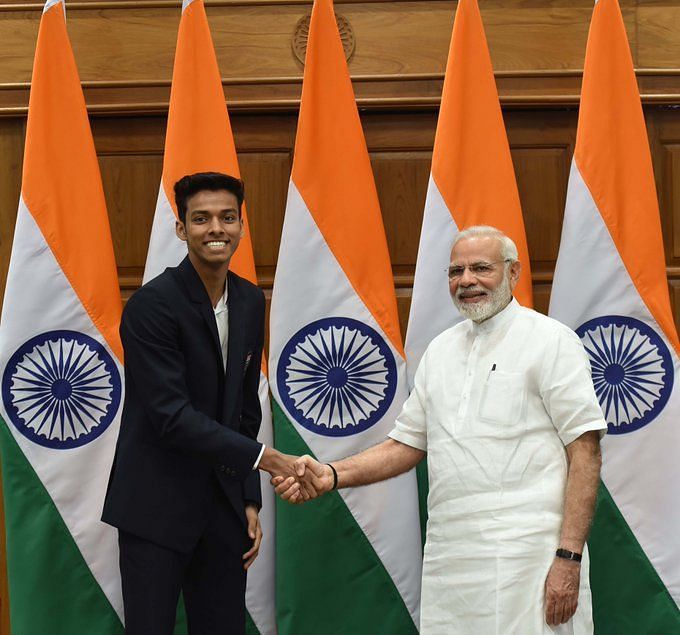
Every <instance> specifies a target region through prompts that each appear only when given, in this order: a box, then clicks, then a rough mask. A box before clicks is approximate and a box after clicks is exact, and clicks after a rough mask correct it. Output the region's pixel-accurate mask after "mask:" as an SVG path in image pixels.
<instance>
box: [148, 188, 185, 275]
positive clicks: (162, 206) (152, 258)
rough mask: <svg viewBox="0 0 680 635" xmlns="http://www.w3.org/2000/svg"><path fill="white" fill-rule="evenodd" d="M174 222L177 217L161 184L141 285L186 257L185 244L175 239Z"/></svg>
mask: <svg viewBox="0 0 680 635" xmlns="http://www.w3.org/2000/svg"><path fill="white" fill-rule="evenodd" d="M176 221H177V217H176V216H175V212H174V211H173V209H172V207H171V206H170V203H169V202H168V198H167V196H166V195H165V190H164V189H163V184H162V183H161V186H160V188H159V189H158V202H157V203H156V212H155V213H154V216H153V225H152V227H151V237H150V238H149V250H148V251H147V255H146V266H145V267H144V278H143V280H142V284H146V283H147V282H149V280H152V279H153V278H155V277H156V276H158V275H160V274H161V273H163V272H164V271H165V269H166V267H176V266H177V265H178V264H179V263H180V262H182V260H183V259H184V257H185V256H186V255H187V246H186V243H185V242H184V241H182V240H180V239H179V238H177V234H176V233H175V222H176Z"/></svg>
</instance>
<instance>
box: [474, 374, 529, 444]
mask: <svg viewBox="0 0 680 635" xmlns="http://www.w3.org/2000/svg"><path fill="white" fill-rule="evenodd" d="M525 411H526V380H525V378H524V376H523V374H522V373H509V372H503V371H493V372H491V373H489V378H488V379H487V380H486V382H485V383H484V387H483V389H482V394H481V398H480V401H479V408H478V416H479V420H480V421H481V422H483V423H484V424H487V425H490V426H492V434H493V435H494V436H497V437H499V438H506V437H512V436H516V435H517V434H519V433H521V432H523V431H524V430H525V429H526V412H525Z"/></svg>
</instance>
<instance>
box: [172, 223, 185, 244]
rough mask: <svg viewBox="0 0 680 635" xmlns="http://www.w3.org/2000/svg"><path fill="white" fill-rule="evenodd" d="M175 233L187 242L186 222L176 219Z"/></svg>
mask: <svg viewBox="0 0 680 635" xmlns="http://www.w3.org/2000/svg"><path fill="white" fill-rule="evenodd" d="M175 234H177V238H179V239H180V240H183V241H184V242H186V240H187V228H186V227H185V226H184V223H183V222H182V221H181V220H176V221H175Z"/></svg>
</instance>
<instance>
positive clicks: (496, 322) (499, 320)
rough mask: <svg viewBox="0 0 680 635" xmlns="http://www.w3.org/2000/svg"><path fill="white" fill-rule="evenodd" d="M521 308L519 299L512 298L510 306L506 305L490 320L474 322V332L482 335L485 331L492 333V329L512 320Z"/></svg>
mask: <svg viewBox="0 0 680 635" xmlns="http://www.w3.org/2000/svg"><path fill="white" fill-rule="evenodd" d="M519 308H520V305H519V302H517V300H515V298H514V297H513V298H512V299H511V300H510V304H508V306H506V307H505V308H504V309H502V310H501V311H499V312H498V313H496V315H494V316H492V317H490V318H489V319H488V320H484V321H483V322H480V323H479V324H477V322H472V332H473V333H474V334H475V335H480V334H483V333H490V332H491V331H494V330H496V329H497V328H498V327H500V326H502V325H503V324H505V323H506V322H508V321H509V320H512V318H513V317H514V316H515V314H516V313H517V311H518V310H519Z"/></svg>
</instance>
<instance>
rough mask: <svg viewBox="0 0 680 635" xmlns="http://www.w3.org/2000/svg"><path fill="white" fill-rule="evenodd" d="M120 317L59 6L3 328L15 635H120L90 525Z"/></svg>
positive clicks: (104, 541)
mask: <svg viewBox="0 0 680 635" xmlns="http://www.w3.org/2000/svg"><path fill="white" fill-rule="evenodd" d="M120 313H121V304H120V292H119V288H118V278H117V273H116V263H115V260H114V254H113V247H112V243H111V235H110V231H109V224H108V218H107V214H106V205H105V202H104V192H103V190H102V185H101V178H100V175H99V166H98V164H97V157H96V154H95V149H94V144H93V142H92V134H91V132H90V126H89V122H88V118H87V111H86V108H85V100H84V98H83V93H82V90H81V87H80V80H79V78H78V71H77V69H76V65H75V60H74V59H73V53H72V51H71V45H70V43H69V39H68V35H67V32H66V21H65V16H64V4H63V2H61V1H60V0H56V1H55V0H49V1H48V2H47V3H46V4H45V8H44V11H43V15H42V18H41V21H40V30H39V33H38V42H37V47H36V52H35V62H34V66H33V80H32V83H31V96H30V100H29V107H28V123H27V127H26V147H25V153H24V166H23V182H22V188H21V198H20V200H19V210H18V213H17V222H16V229H15V233H14V243H13V245H12V253H11V261H10V267H9V273H8V277H7V287H6V290H5V298H4V304H3V308H2V319H1V321H0V373H1V375H0V380H1V381H2V400H1V403H0V414H1V416H2V421H1V422H0V452H1V453H2V476H3V486H4V496H5V520H6V526H7V565H8V574H9V595H10V619H11V627H12V632H13V633H15V634H16V635H33V634H35V635H44V634H45V633H101V634H107V633H121V632H122V630H123V628H122V615H123V607H122V598H121V593H120V579H119V574H118V543H117V534H116V531H115V530H114V529H113V528H111V527H109V526H107V525H105V524H103V523H102V522H100V520H99V517H100V515H101V508H102V502H103V499H104V492H105V491H106V484H107V480H108V475H109V470H110V468H111V462H112V460H113V452H114V447H115V443H116V437H117V435H118V426H119V422H120V418H119V416H120V407H121V403H122V398H123V395H122V348H121V344H120V340H119V338H118V323H119V321H120Z"/></svg>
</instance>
